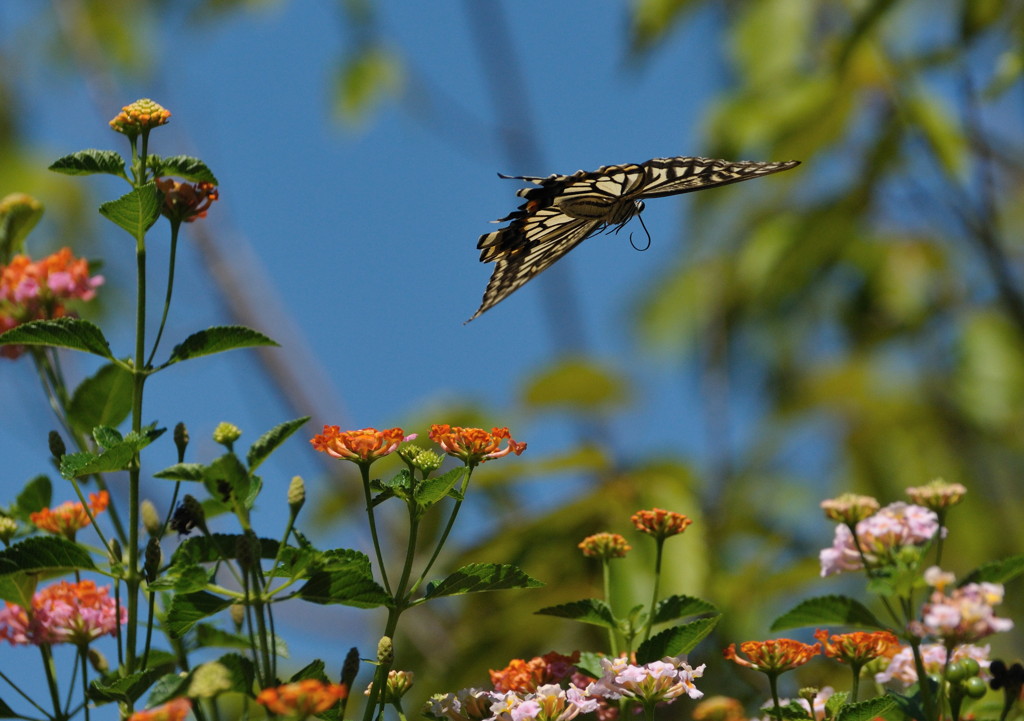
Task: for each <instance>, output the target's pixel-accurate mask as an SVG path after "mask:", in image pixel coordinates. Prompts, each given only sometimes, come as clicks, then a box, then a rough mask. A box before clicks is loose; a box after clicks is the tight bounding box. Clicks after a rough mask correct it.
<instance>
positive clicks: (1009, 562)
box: [960, 555, 1024, 586]
mask: <svg viewBox="0 0 1024 721" xmlns="http://www.w3.org/2000/svg"><path fill="white" fill-rule="evenodd" d="M1021 573H1024V555H1019V556H1010V557H1009V558H1003V559H1000V560H998V561H990V562H988V563H985V564H982V565H981V566H978V568H976V569H975V570H974V571H972V572H971V573H970V574H969V575H968V576H967V578H965V579H964V580H963V581H962V582H961V584H960V585H961V586H962V585H963V584H965V583H1008V582H1009V581H1012V580H1013V579H1015V578H1016V577H1017V576H1019V575H1020V574H1021Z"/></svg>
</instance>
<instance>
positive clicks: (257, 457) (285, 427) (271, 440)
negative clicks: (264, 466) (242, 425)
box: [245, 416, 309, 471]
mask: <svg viewBox="0 0 1024 721" xmlns="http://www.w3.org/2000/svg"><path fill="white" fill-rule="evenodd" d="M308 420H309V416H303V417H302V418H296V419H295V420H292V421H285V422H284V423H280V424H278V425H276V426H274V427H273V428H271V429H270V430H269V431H267V432H266V433H264V434H263V435H262V436H260V437H259V438H257V439H256V442H255V443H253V444H252V446H250V447H249V452H248V453H246V454H245V462H246V464H247V465H248V466H249V470H250V471H254V470H256V468H257V467H258V466H259V465H260V464H261V463H263V461H265V460H266V459H267V456H269V455H270V454H271V453H273V452H274V451H275V450H276V449H277V447H278V446H280V445H281V444H282V443H284V442H285V441H286V440H288V438H289V437H290V436H291V435H292V434H293V433H295V431H297V430H299V428H301V427H302V426H303V424H304V423H305V422H306V421H308Z"/></svg>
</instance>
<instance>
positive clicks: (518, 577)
mask: <svg viewBox="0 0 1024 721" xmlns="http://www.w3.org/2000/svg"><path fill="white" fill-rule="evenodd" d="M543 585H544V584H543V583H541V582H540V581H538V580H537V579H535V578H530V576H528V575H526V573H524V572H523V571H522V570H521V569H520V568H519V567H518V566H513V565H511V564H508V563H471V564H469V565H468V566H463V567H462V568H460V569H458V570H457V571H455V572H454V573H452V574H450V575H449V576H448V577H446V578H445V579H444V580H442V581H440V582H439V583H437V584H436V585H433V586H432V587H431V588H430V590H429V591H428V592H427V594H426V597H427V598H437V597H439V596H456V595H460V594H463V593H481V592H483V591H500V590H504V589H509V588H539V587H541V586H543Z"/></svg>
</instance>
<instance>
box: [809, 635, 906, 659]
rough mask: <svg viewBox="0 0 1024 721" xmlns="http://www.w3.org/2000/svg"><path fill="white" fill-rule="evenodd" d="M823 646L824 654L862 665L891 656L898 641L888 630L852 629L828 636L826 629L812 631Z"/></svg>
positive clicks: (897, 646) (898, 646)
mask: <svg viewBox="0 0 1024 721" xmlns="http://www.w3.org/2000/svg"><path fill="white" fill-rule="evenodd" d="M814 637H815V638H816V639H818V640H819V641H820V642H821V644H822V647H823V648H824V651H825V655H826V656H828V657H829V658H834V659H836V660H837V661H842V662H843V663H848V664H850V665H851V666H857V667H860V666H863V665H864V664H866V663H867V662H868V661H871V660H873V659H876V658H880V657H885V658H892V657H893V656H894V655H896V652H897V651H899V650H900V641H899V639H898V638H896V636H895V634H893V633H891V632H889V631H872V632H867V631H854V632H852V633H840V634H837V635H835V636H829V633H828V631H827V630H825V629H823V628H819V629H818V630H817V631H815V632H814Z"/></svg>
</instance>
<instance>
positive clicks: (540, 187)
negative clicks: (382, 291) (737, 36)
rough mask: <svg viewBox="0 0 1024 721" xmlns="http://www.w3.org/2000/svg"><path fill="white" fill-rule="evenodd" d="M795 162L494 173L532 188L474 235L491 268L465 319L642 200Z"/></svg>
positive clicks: (668, 161) (619, 221)
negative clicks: (542, 174) (489, 229)
mask: <svg viewBox="0 0 1024 721" xmlns="http://www.w3.org/2000/svg"><path fill="white" fill-rule="evenodd" d="M799 164H800V161H798V160H790V161H786V162H781V163H757V162H752V161H738V162H733V161H729V160H715V159H712V158H694V157H679V158H654V159H653V160H648V161H647V162H646V163H639V164H633V163H631V164H629V165H606V166H604V167H602V168H598V169H597V170H595V171H592V172H587V171H584V170H578V171H576V172H575V173H573V174H572V175H549V176H548V177H546V178H534V177H531V176H526V175H511V176H510V175H501V174H500V173H499V175H500V176H501V177H502V178H511V179H514V180H525V181H527V182H529V183H533V185H534V186H536V187H530V188H522V189H521V190H519V191H518V192H517V193H516V195H518V196H519V197H521V198H525V199H526V202H524V203H523V204H522V205H520V206H519V207H518V208H517V209H516V210H514V211H512V212H511V213H509V214H508V215H507V216H505V217H504V218H501V219H500V220H498V221H495V222H498V223H503V222H505V221H511V222H510V223H509V224H508V225H507V226H505V227H504V228H501V229H499V230H496V231H494V232H493V233H487V234H486V235H481V236H480V240H479V242H477V244H476V247H477V248H479V249H480V262H482V263H494V264H495V267H494V273H493V274H492V275H491V279H490V281H489V282H488V283H487V289H486V290H485V291H484V297H483V301H482V302H481V303H480V307H479V308H478V309H477V311H476V313H474V314H473V317H472V318H470V319H469V320H473V318H476V317H477V316H479V315H480V314H481V313H483V312H484V311H486V310H488V309H489V308H492V307H493V306H495V305H496V304H498V303H499V302H501V301H502V300H504V299H505V298H507V297H508V296H509V295H510V294H511V293H512V292H513V291H515V290H517V289H518V288H520V287H522V286H523V285H524V284H525V283H526V282H527V281H528V280H530V279H531V278H533V277H534V276H535V275H537V274H538V273H540V272H541V271H542V270H544V269H545V268H547V267H548V266H550V265H551V264H552V263H554V262H555V261H556V260H558V259H559V258H561V257H562V256H563V255H565V254H566V253H568V252H569V251H570V250H572V249H573V248H575V247H576V246H577V245H579V244H580V243H582V242H583V241H584V240H586V239H587V238H589V237H590V236H592V235H594V234H595V233H600V232H601V231H603V230H609V229H612V230H617V229H619V228H621V227H622V226H623V225H625V224H626V223H628V222H629V220H630V219H631V218H633V217H634V216H636V215H639V214H640V213H641V212H643V209H644V204H643V199H644V198H661V197H663V196H666V195H678V194H680V193H690V192H693V191H695V190H703V189H705V188H713V187H715V186H717V185H728V184H729V183H738V182H740V181H742V180H749V179H750V178H757V177H760V176H762V175H771V174H772V173H778V172H780V171H783V170H789V169H790V168H793V167H795V166H797V165H799ZM466 322H467V323H468V322H469V321H466Z"/></svg>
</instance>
